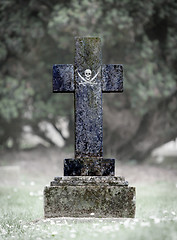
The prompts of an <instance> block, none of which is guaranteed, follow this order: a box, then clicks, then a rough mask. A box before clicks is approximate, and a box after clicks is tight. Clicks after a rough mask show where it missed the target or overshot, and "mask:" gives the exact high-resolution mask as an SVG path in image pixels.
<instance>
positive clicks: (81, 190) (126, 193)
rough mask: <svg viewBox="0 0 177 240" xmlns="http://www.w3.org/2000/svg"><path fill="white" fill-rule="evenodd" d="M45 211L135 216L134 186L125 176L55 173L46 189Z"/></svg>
mask: <svg viewBox="0 0 177 240" xmlns="http://www.w3.org/2000/svg"><path fill="white" fill-rule="evenodd" d="M44 215H45V217H47V218H53V217H102V218H108V217H111V218H133V217H134V216H135V188H134V187H129V186H128V182H127V181H125V179H124V178H123V177H114V176H64V177H56V178H55V179H54V181H52V182H51V184H50V186H46V187H45V189H44Z"/></svg>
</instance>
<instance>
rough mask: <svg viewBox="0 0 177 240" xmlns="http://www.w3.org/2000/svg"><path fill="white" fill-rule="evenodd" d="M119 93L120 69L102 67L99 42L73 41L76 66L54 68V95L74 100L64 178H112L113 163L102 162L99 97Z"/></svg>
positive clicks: (120, 83)
mask: <svg viewBox="0 0 177 240" xmlns="http://www.w3.org/2000/svg"><path fill="white" fill-rule="evenodd" d="M122 91H123V67H122V65H120V64H109V65H102V62H101V40H100V38H97V37H84V38H83V37H78V38H75V64H74V65H72V64H59V65H54V66H53V92H55V93H58V92H72V93H74V97H75V159H65V163H64V175H65V176H81V175H82V176H108V175H112V176H113V175H114V168H115V166H114V165H115V163H114V162H115V160H114V159H104V158H103V120H102V116H103V114H102V93H104V92H122Z"/></svg>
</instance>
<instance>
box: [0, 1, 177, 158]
mask: <svg viewBox="0 0 177 240" xmlns="http://www.w3.org/2000/svg"><path fill="white" fill-rule="evenodd" d="M176 26H177V2H176V1H174V0H152V1H142V0H136V1H132V0H122V1H116V0H115V1H114V0H102V1H97V0H92V1H88V0H83V1H79V0H73V1H55V0H45V1H44V0H38V1H37V0H26V1H24V0H9V1H8V0H5V1H1V2H0V148H1V150H6V149H8V150H10V149H22V148H30V147H31V146H30V145H24V144H23V141H22V136H23V134H24V129H25V128H24V127H25V126H28V129H30V131H31V133H33V134H35V135H37V136H40V137H41V138H42V139H44V140H45V141H46V142H47V143H49V145H50V146H52V145H55V141H54V140H53V139H51V138H50V137H48V135H47V134H46V130H45V129H44V128H41V127H40V123H41V122H44V121H45V122H48V123H51V124H52V126H53V127H54V129H55V130H57V131H58V133H60V134H61V136H62V138H63V140H64V141H65V147H66V148H68V149H69V147H70V146H72V147H73V144H74V136H73V134H74V117H73V116H74V114H73V96H72V94H53V93H52V65H53V64H56V63H58V64H59V63H60V64H65V63H73V58H74V37H75V36H99V37H101V38H102V52H103V63H105V64H106V63H107V64H109V63H122V64H123V65H124V93H123V94H114V93H111V94H104V99H103V100H104V106H103V107H104V115H103V118H104V152H105V154H107V155H109V156H110V155H112V156H114V155H115V156H119V159H136V160H137V161H142V160H144V159H145V158H147V157H148V156H149V154H150V153H151V151H152V150H153V149H154V148H156V147H158V146H160V145H162V144H164V143H166V142H168V141H170V140H173V139H176V137H177V124H176V123H177V70H176V69H177V67H176V66H177V34H176V29H177V28H176ZM60 119H64V120H65V121H66V122H68V130H69V133H70V136H69V137H66V135H65V134H63V130H62V125H61V124H59V122H60ZM115 156H114V157H115Z"/></svg>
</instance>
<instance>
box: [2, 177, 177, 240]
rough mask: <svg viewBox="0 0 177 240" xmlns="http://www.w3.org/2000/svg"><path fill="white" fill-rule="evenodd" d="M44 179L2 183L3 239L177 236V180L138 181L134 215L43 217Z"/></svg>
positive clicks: (158, 237)
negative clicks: (111, 217) (19, 182)
mask: <svg viewBox="0 0 177 240" xmlns="http://www.w3.org/2000/svg"><path fill="white" fill-rule="evenodd" d="M43 188H44V185H43V182H42V181H40V182H39V183H37V182H35V183H34V182H30V181H29V180H28V179H26V181H23V182H21V185H20V186H18V188H14V187H8V186H5V187H0V239H20V240H21V239H25V240H28V239H35V240H39V239H61V240H69V239H77V240H81V239H84V240H87V239H88V240H90V239H93V240H94V239H103V240H104V239H105V240H108V239H123V240H124V239H136V240H139V239H142V240H146V239H148V240H149V239H155V240H158V239H159V240H165V239H170V240H176V239H177V186H176V183H175V182H163V181H160V182H158V181H157V182H155V183H153V184H152V183H151V184H148V183H142V184H137V185H136V189H137V202H136V203H137V210H136V218H135V219H133V220H132V219H130V220H129V219H128V220H127V219H126V220H123V219H121V220H117V219H111V220H109V221H108V220H106V219H92V220H91V221H79V220H78V221H76V220H75V221H74V220H73V219H60V220H59V219H57V220H52V219H48V220H44V219H43V192H42V191H43Z"/></svg>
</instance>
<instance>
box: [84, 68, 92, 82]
mask: <svg viewBox="0 0 177 240" xmlns="http://www.w3.org/2000/svg"><path fill="white" fill-rule="evenodd" d="M84 73H85V78H86V80H87V81H89V80H90V78H91V74H92V71H91V70H90V69H86V70H85V72H84Z"/></svg>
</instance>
